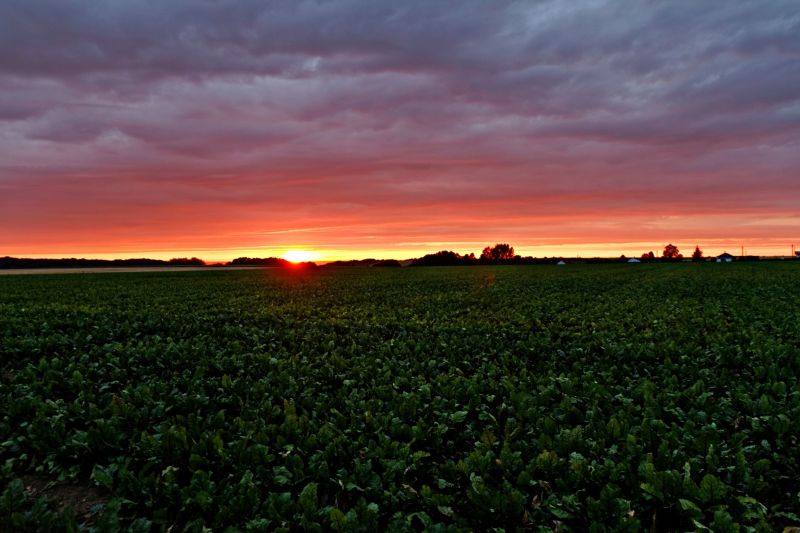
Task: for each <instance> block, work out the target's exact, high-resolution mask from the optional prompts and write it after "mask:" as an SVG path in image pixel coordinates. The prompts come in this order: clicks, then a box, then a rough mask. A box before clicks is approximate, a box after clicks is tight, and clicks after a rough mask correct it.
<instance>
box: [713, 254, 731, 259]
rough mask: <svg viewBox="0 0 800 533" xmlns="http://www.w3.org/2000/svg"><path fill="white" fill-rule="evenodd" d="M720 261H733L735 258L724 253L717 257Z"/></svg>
mask: <svg viewBox="0 0 800 533" xmlns="http://www.w3.org/2000/svg"><path fill="white" fill-rule="evenodd" d="M717 258H718V259H733V256H732V255H731V254H729V253H728V252H724V253H722V254H720V255H718V256H717Z"/></svg>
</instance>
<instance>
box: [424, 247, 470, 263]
mask: <svg viewBox="0 0 800 533" xmlns="http://www.w3.org/2000/svg"><path fill="white" fill-rule="evenodd" d="M472 263H474V258H472V259H471V258H470V257H469V256H464V255H461V254H458V253H456V252H452V251H450V250H442V251H441V252H436V253H435V254H428V255H424V256H422V257H420V258H418V259H414V262H413V263H411V265H412V266H460V265H471V264H472Z"/></svg>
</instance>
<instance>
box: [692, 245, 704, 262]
mask: <svg viewBox="0 0 800 533" xmlns="http://www.w3.org/2000/svg"><path fill="white" fill-rule="evenodd" d="M702 260H703V250H701V249H700V246H695V247H694V252H692V261H702Z"/></svg>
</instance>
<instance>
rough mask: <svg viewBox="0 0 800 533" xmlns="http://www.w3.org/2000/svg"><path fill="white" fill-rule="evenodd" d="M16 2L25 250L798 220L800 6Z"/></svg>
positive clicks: (171, 250)
mask: <svg viewBox="0 0 800 533" xmlns="http://www.w3.org/2000/svg"><path fill="white" fill-rule="evenodd" d="M0 21H2V22H0V27H2V31H0V44H2V47H0V88H1V89H2V94H3V97H2V100H1V101H0V122H1V123H2V130H1V131H2V137H0V198H1V199H0V202H2V203H0V227H1V228H3V231H2V232H0V253H3V254H6V255H11V256H28V257H65V256H68V257H73V256H77V257H105V258H112V257H132V256H142V255H143V254H144V255H146V256H148V257H158V258H169V257H175V256H184V255H193V256H197V257H201V258H203V259H206V260H212V261H222V260H230V259H232V258H234V257H237V256H240V255H246V254H250V255H279V253H280V250H282V249H286V248H287V247H294V246H297V245H298V244H302V245H304V246H309V247H313V248H314V249H315V250H319V256H318V257H317V259H320V260H333V259H346V258H358V257H384V258H388V257H394V258H398V259H404V258H410V257H415V256H418V255H421V254H423V253H427V252H431V251H436V250H439V249H442V248H453V249H456V250H457V251H459V252H463V253H468V252H478V251H479V249H480V247H481V246H482V245H483V244H484V243H485V242H492V241H497V240H510V241H514V242H515V243H517V248H518V249H519V250H520V251H521V252H523V253H524V254H529V255H534V256H553V255H566V256H577V255H580V256H591V255H600V256H618V255H620V254H622V253H625V254H628V255H631V254H633V253H641V252H642V251H644V250H649V249H652V248H653V247H655V246H658V245H663V244H665V243H666V242H668V241H678V242H680V243H682V244H684V246H685V247H688V246H694V245H695V244H700V245H701V246H705V247H707V248H709V250H710V251H714V252H716V253H721V252H722V251H723V250H724V249H731V248H738V247H740V246H745V247H746V248H747V249H749V250H751V251H752V253H757V254H763V255H777V254H785V253H788V249H789V245H790V244H792V243H796V242H798V241H800V231H799V230H798V228H800V213H798V209H797V202H796V198H797V197H798V195H800V180H798V179H797V177H798V173H797V169H798V165H799V164H800V150H799V149H798V146H797V142H798V133H800V115H798V102H799V101H800V67H799V66H798V65H800V63H799V62H798V61H797V54H798V50H799V49H800V45H799V44H798V38H797V35H798V33H799V32H798V15H797V6H796V5H795V4H794V3H793V2H769V3H760V2H726V3H724V4H723V5H718V6H715V7H714V9H709V8H708V6H705V5H703V4H702V3H691V2H661V3H652V4H648V5H642V4H641V3H638V2H633V3H631V2H578V3H568V2H563V3H562V2H537V3H533V2H532V3H524V2H523V3H509V2H499V3H492V4H491V5H489V4H485V3H471V4H467V5H463V6H461V7H460V8H458V9H456V8H455V7H454V6H453V5H452V4H447V3H434V4H430V3H417V4H415V3H414V2H402V3H392V2H332V3H331V2H320V3H317V2H299V3H295V2H286V3H283V2H273V3H268V4H267V5H266V6H262V5H261V4H260V3H257V2H197V3H196V2H178V1H176V2H167V3H163V4H161V5H158V6H157V7H156V6H152V5H149V4H145V3H140V2H124V1H116V2H101V3H93V2H82V3H69V4H68V3H64V2H59V1H35V2H23V1H15V0H14V1H10V2H4V3H3V5H2V6H0ZM643 249H644V250H643Z"/></svg>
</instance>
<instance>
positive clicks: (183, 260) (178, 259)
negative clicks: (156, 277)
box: [169, 257, 206, 266]
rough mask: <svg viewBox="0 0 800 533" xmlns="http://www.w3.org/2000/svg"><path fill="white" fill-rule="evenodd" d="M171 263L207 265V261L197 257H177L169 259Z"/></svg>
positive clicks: (178, 264)
mask: <svg viewBox="0 0 800 533" xmlns="http://www.w3.org/2000/svg"><path fill="white" fill-rule="evenodd" d="M169 264H170V265H176V266H205V264H206V263H205V261H203V260H202V259H199V258H197V257H192V258H189V257H175V258H172V259H170V260H169Z"/></svg>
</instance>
